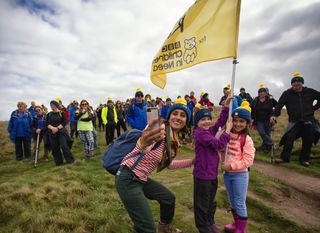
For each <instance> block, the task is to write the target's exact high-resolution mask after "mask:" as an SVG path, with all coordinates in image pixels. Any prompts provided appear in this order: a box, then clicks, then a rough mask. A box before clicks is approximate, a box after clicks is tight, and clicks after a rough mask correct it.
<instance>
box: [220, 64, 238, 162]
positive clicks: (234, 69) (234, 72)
mask: <svg viewBox="0 0 320 233" xmlns="http://www.w3.org/2000/svg"><path fill="white" fill-rule="evenodd" d="M238 63H239V62H238V61H237V59H236V58H233V61H232V64H233V66H232V79H231V85H230V94H231V95H232V96H233V91H234V83H235V79H236V65H237V64H238ZM232 104H233V99H231V101H230V104H229V114H228V120H229V119H230V118H231V114H232ZM228 147H229V143H228V144H227V146H226V150H225V152H224V157H223V161H222V162H224V161H225V160H226V156H227V153H228Z"/></svg>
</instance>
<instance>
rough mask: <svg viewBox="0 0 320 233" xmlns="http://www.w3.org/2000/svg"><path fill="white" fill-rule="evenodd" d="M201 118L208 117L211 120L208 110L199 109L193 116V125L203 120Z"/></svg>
mask: <svg viewBox="0 0 320 233" xmlns="http://www.w3.org/2000/svg"><path fill="white" fill-rule="evenodd" d="M203 117H210V119H211V120H212V116H211V112H210V111H209V109H200V110H199V111H198V112H197V113H196V114H195V115H194V125H197V124H198V122H199V121H200V120H201V119H202V118H203Z"/></svg>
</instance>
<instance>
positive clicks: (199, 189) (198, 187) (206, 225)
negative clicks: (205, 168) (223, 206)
mask: <svg viewBox="0 0 320 233" xmlns="http://www.w3.org/2000/svg"><path fill="white" fill-rule="evenodd" d="M217 188H218V180H217V179H215V180H203V179H199V178H196V177H194V179H193V205H194V219H195V223H196V227H197V228H198V231H199V232H200V233H212V225H213V224H214V223H215V222H214V215H215V212H216V206H217V203H216V202H215V197H216V193H217Z"/></svg>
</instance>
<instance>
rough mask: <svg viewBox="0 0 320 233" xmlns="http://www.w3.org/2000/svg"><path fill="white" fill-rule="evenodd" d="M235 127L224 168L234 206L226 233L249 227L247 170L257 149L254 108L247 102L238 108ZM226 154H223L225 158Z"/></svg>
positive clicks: (228, 191)
mask: <svg viewBox="0 0 320 233" xmlns="http://www.w3.org/2000/svg"><path fill="white" fill-rule="evenodd" d="M232 117H233V128H232V130H231V133H230V142H229V146H228V150H227V153H226V156H225V158H224V160H223V159H222V161H224V162H222V165H221V167H222V169H223V170H224V171H225V173H224V175H223V178H224V183H225V186H226V189H227V193H228V197H229V200H230V204H231V210H232V215H233V218H234V222H233V223H232V224H228V225H225V226H224V230H225V232H235V233H245V232H246V226H247V219H248V215H247V207H246V196H247V190H248V183H249V172H248V168H249V167H250V166H251V165H252V163H253V159H254V154H255V148H254V145H253V141H252V138H251V137H250V136H249V135H248V126H249V123H250V121H251V108H250V107H249V103H248V102H247V101H243V103H242V105H241V106H240V107H238V108H236V109H235V110H234V111H233V113H232ZM224 155H225V153H224V152H223V156H224Z"/></svg>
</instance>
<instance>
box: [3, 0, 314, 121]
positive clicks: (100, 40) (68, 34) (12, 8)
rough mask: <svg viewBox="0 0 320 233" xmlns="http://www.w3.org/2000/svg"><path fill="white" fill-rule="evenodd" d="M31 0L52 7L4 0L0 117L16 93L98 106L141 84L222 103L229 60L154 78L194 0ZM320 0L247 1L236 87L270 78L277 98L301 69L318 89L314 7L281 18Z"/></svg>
mask: <svg viewBox="0 0 320 233" xmlns="http://www.w3.org/2000/svg"><path fill="white" fill-rule="evenodd" d="M29 2H30V1H29ZM34 2H36V3H37V4H40V3H41V4H46V6H47V8H42V9H39V10H34V11H32V10H30V8H29V9H27V8H26V7H22V6H19V5H16V4H14V3H13V1H9V0H7V1H0V31H1V34H0V82H1V86H0V104H1V106H2V108H1V110H0V120H6V119H8V118H9V114H10V112H11V111H12V110H13V109H15V106H16V102H17V101H19V100H25V101H26V102H28V103H29V102H31V101H32V100H35V101H36V102H37V103H45V104H47V105H48V103H49V101H50V99H52V98H55V97H60V98H61V99H62V100H63V101H64V102H69V101H70V100H72V99H78V100H81V99H83V98H86V99H88V100H89V101H90V102H91V103H93V104H94V105H95V104H98V103H99V102H100V101H106V100H107V98H108V97H112V98H114V99H126V98H128V97H130V96H132V95H133V94H134V90H135V88H137V87H140V88H142V89H143V90H144V92H145V93H147V92H148V93H151V94H152V95H153V96H162V97H166V96H167V95H168V96H170V97H172V98H175V97H176V96H177V95H184V94H186V93H189V92H190V91H191V90H194V91H195V92H196V94H199V93H200V92H201V91H206V92H208V93H209V94H210V98H211V99H213V100H214V102H215V103H217V102H218V100H219V98H220V96H221V94H222V88H223V87H224V86H225V85H226V84H227V83H230V80H231V72H232V61H231V60H230V59H227V60H223V61H216V62H209V63H204V64H200V65H198V66H195V67H192V68H189V69H186V70H182V71H179V72H176V73H172V74H169V75H168V84H167V87H166V89H165V90H160V89H159V88H157V87H155V86H154V85H153V84H151V82H150V80H149V72H150V68H151V61H152V59H153V57H154V55H155V54H156V52H157V51H158V49H159V48H160V46H161V44H162V43H163V41H164V40H165V38H166V37H167V35H168V34H169V32H170V31H171V29H172V27H173V25H174V24H175V23H176V21H177V20H178V19H179V18H180V16H181V15H183V13H184V12H185V11H186V10H187V9H188V7H189V6H191V5H192V4H193V2H194V1H193V0H192V1H191V0H175V1H171V0H166V1H165V0H163V1H155V0H144V1H142V0H139V1H138V0H131V1H124V0H119V1H105V0H92V1H65V0H50V1H40V0H37V1H34ZM317 2H318V3H319V1H316V0H313V1H311V0H310V1H298V0H294V1H293V0H286V1H277V0H271V1H267V2H266V1H264V2H263V3H262V2H261V1H260V0H250V1H242V8H241V10H242V12H241V21H240V36H239V61H240V63H239V65H238V67H237V74H236V77H237V79H236V93H237V92H238V90H239V88H240V87H241V86H245V87H246V89H247V90H248V91H249V92H251V94H252V95H255V94H256V90H257V88H258V85H259V84H260V83H262V82H264V83H265V84H266V85H267V86H269V87H270V89H271V92H272V93H274V95H275V97H279V96H280V94H281V92H282V91H283V89H285V88H286V87H289V83H290V81H289V79H290V75H291V73H293V72H294V71H296V70H299V71H301V72H302V73H304V75H305V77H306V80H308V81H306V83H308V82H309V83H310V84H312V85H313V88H316V89H319V82H318V81H317V76H316V75H317V74H319V71H320V70H319V69H320V68H319V66H318V64H317V62H316V61H319V60H320V55H319V54H320V53H319V50H315V49H314V48H313V47H312V46H313V44H314V43H311V42H312V41H316V40H317V39H318V38H319V35H320V29H319V27H318V26H317V27H315V26H314V25H315V24H314V23H313V22H312V19H314V21H317V20H318V19H319V18H318V17H317V16H316V15H312V14H310V15H309V18H311V20H310V19H307V18H301V19H300V21H301V22H302V23H301V24H299V25H298V23H299V22H298V23H297V25H296V26H295V25H292V24H289V25H288V26H287V27H286V26H284V25H286V20H290V19H291V17H299V13H301V14H303V12H304V11H306V10H309V11H311V10H312V9H311V10H310V8H311V6H314V8H315V9H320V7H319V4H315V3H317ZM31 5H32V4H31ZM29 6H30V5H29ZM291 11H292V12H294V14H292V15H290V14H289V13H290V12H291ZM311 13H312V11H311ZM319 23H320V22H319ZM318 25H319V24H318ZM281 29H283V31H282V32H283V33H282V32H281V31H280V32H279V31H277V30H281ZM277 35H278V36H277ZM304 45H306V46H305V47H306V48H304V47H303V46H304ZM308 46H309V47H308ZM318 48H319V47H318ZM291 49H292V51H290V50H291ZM294 49H295V50H294ZM279 51H283V53H282V54H279ZM309 59H312V60H311V61H309Z"/></svg>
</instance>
